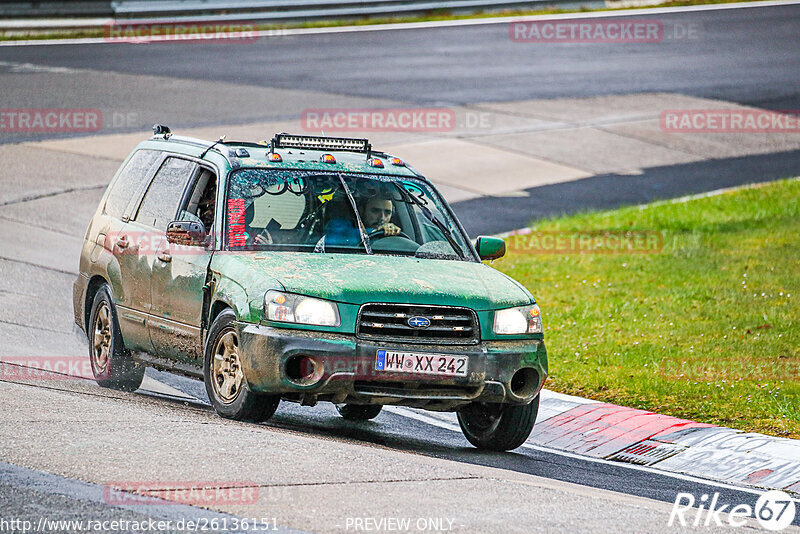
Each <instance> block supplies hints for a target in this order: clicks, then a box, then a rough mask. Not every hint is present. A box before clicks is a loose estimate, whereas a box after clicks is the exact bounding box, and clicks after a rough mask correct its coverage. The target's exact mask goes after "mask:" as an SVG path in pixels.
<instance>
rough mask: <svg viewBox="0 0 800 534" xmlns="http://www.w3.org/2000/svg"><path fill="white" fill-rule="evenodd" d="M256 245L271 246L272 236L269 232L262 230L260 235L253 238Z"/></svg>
mask: <svg viewBox="0 0 800 534" xmlns="http://www.w3.org/2000/svg"><path fill="white" fill-rule="evenodd" d="M254 241H255V243H256V245H271V244H272V236H271V235H270V234H269V232H267V231H266V229H265V230H263V231H262V232H261V233H260V234H258V235H257V236H256V238H255V240H254Z"/></svg>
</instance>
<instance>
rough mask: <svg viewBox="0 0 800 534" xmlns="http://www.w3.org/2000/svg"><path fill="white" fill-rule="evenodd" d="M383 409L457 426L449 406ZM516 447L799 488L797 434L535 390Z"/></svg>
mask: <svg viewBox="0 0 800 534" xmlns="http://www.w3.org/2000/svg"><path fill="white" fill-rule="evenodd" d="M385 409H386V410H387V411H391V412H394V413H398V414H400V415H403V416H406V417H409V418H413V419H417V420H420V421H423V422H426V423H429V424H433V425H436V426H439V427H442V428H447V429H450V430H454V431H458V430H460V429H459V427H458V423H457V422H456V418H455V415H454V414H452V413H439V412H422V411H417V410H411V409H410V408H400V407H390V406H387V407H386V408H385ZM522 447H523V448H530V449H539V450H546V451H552V452H558V451H561V453H562V454H567V455H569V456H573V455H574V456H577V457H586V458H591V459H593V460H594V461H601V462H624V463H627V464H635V465H637V466H642V467H643V468H645V469H648V470H655V471H664V472H667V473H670V474H671V475H672V476H678V477H681V476H682V475H685V476H688V477H692V478H695V479H705V480H711V481H718V482H722V483H725V484H732V485H735V486H740V487H750V488H758V489H778V490H783V491H787V492H791V493H795V494H800V440H794V439H786V438H778V437H773V436H767V435H764V434H756V433H747V432H742V431H740V430H734V429H732V428H725V427H720V426H715V425H709V424H705V423H698V422H695V421H689V420H687V419H680V418H678V417H671V416H668V415H661V414H657V413H653V412H648V411H645V410H637V409H635V408H627V407H625V406H617V405H614V404H608V403H605V402H597V401H593V400H590V399H584V398H581V397H573V396H570V395H563V394H561V393H555V392H553V391H549V390H546V389H545V390H542V393H541V397H540V403H539V416H538V417H537V419H536V425H535V426H534V428H533V432H531V436H530V437H529V438H528V440H527V442H526V443H525V444H523V445H522Z"/></svg>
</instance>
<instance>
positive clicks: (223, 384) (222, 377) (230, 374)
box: [203, 309, 281, 423]
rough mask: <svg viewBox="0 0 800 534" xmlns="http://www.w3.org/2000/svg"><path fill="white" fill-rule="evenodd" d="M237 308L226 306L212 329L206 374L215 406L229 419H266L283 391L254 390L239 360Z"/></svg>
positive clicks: (275, 407)
mask: <svg viewBox="0 0 800 534" xmlns="http://www.w3.org/2000/svg"><path fill="white" fill-rule="evenodd" d="M235 320H236V315H235V314H234V313H233V310H231V309H227V310H223V311H222V312H221V313H220V314H219V315H217V318H216V319H214V323H213V324H212V325H211V328H210V329H209V331H208V338H207V339H206V347H205V358H204V362H203V378H204V380H203V381H204V382H205V385H206V393H208V398H209V400H211V405H212V406H214V410H215V411H216V412H217V413H218V414H219V415H220V416H222V417H225V418H226V419H236V420H237V421H251V422H254V423H259V422H261V421H266V420H267V419H269V418H270V417H272V415H273V414H274V413H275V410H277V409H278V404H280V401H281V398H280V396H279V395H260V394H258V393H255V392H253V391H251V390H250V387H249V386H248V385H247V379H246V378H245V377H244V373H243V372H242V367H241V364H240V361H239V337H238V334H237V333H236V327H235V326H234V321H235Z"/></svg>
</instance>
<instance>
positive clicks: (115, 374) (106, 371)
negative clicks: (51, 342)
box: [87, 284, 145, 391]
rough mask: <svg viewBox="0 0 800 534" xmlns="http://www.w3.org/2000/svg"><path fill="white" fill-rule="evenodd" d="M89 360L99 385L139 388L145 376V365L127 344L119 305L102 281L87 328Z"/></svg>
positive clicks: (134, 389) (114, 387)
mask: <svg viewBox="0 0 800 534" xmlns="http://www.w3.org/2000/svg"><path fill="white" fill-rule="evenodd" d="M87 333H88V338H89V361H90V362H91V366H92V374H94V379H95V381H97V384H98V385H99V386H100V387H104V388H109V389H117V390H120V391H136V390H137V389H139V386H141V385H142V380H144V369H145V366H144V365H141V364H139V363H137V362H136V361H135V360H134V359H133V357H131V353H130V351H129V350H127V349H126V348H125V341H124V340H123V339H122V332H120V330H119V322H118V321H117V308H116V307H115V306H114V300H113V299H112V298H111V290H110V289H109V287H108V285H106V284H103V285H102V286H100V288H99V289H98V290H97V293H95V295H94V300H93V301H92V312H91V314H90V315H89V325H88V329H87Z"/></svg>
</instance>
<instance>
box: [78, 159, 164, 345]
mask: <svg viewBox="0 0 800 534" xmlns="http://www.w3.org/2000/svg"><path fill="white" fill-rule="evenodd" d="M163 159H164V154H163V153H162V152H160V151H156V150H138V151H136V152H135V153H134V154H133V155H132V156H131V157H130V159H129V160H128V162H127V163H126V165H125V168H124V169H123V170H122V171H121V172H120V174H119V175H118V176H117V179H116V180H115V181H114V184H113V186H112V187H111V190H110V192H109V195H108V198H107V199H106V203H105V206H104V207H103V213H104V215H105V216H106V217H107V224H106V225H104V227H103V228H102V229H101V231H100V232H99V233H98V235H97V237H96V244H97V245H98V246H97V247H96V248H95V252H93V254H92V261H93V262H94V261H102V262H103V263H106V266H105V271H106V276H107V278H108V281H109V283H110V285H111V294H112V296H113V298H114V304H115V305H116V307H117V319H118V321H119V327H120V331H121V332H122V337H123V339H124V340H125V346H126V347H128V348H129V349H134V350H142V351H150V350H152V343H151V342H150V332H148V330H147V325H146V317H147V314H148V313H149V311H150V287H149V283H148V282H149V279H150V269H151V265H152V258H151V257H149V256H148V254H149V251H148V248H147V247H144V248H142V247H141V239H140V237H141V235H142V228H141V227H140V225H138V224H137V223H135V222H132V221H131V220H130V219H131V217H132V215H133V214H135V213H136V210H137V208H138V206H139V199H140V198H141V195H142V193H143V192H144V190H145V189H146V188H147V187H148V185H149V184H150V182H151V181H152V179H153V175H154V174H155V172H156V170H157V169H158V168H159V165H160V163H161V161H163ZM103 248H104V249H105V250H107V251H109V252H111V254H110V255H107V259H103V257H102V255H101V254H100V252H99V251H100V250H101V249H103Z"/></svg>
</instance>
